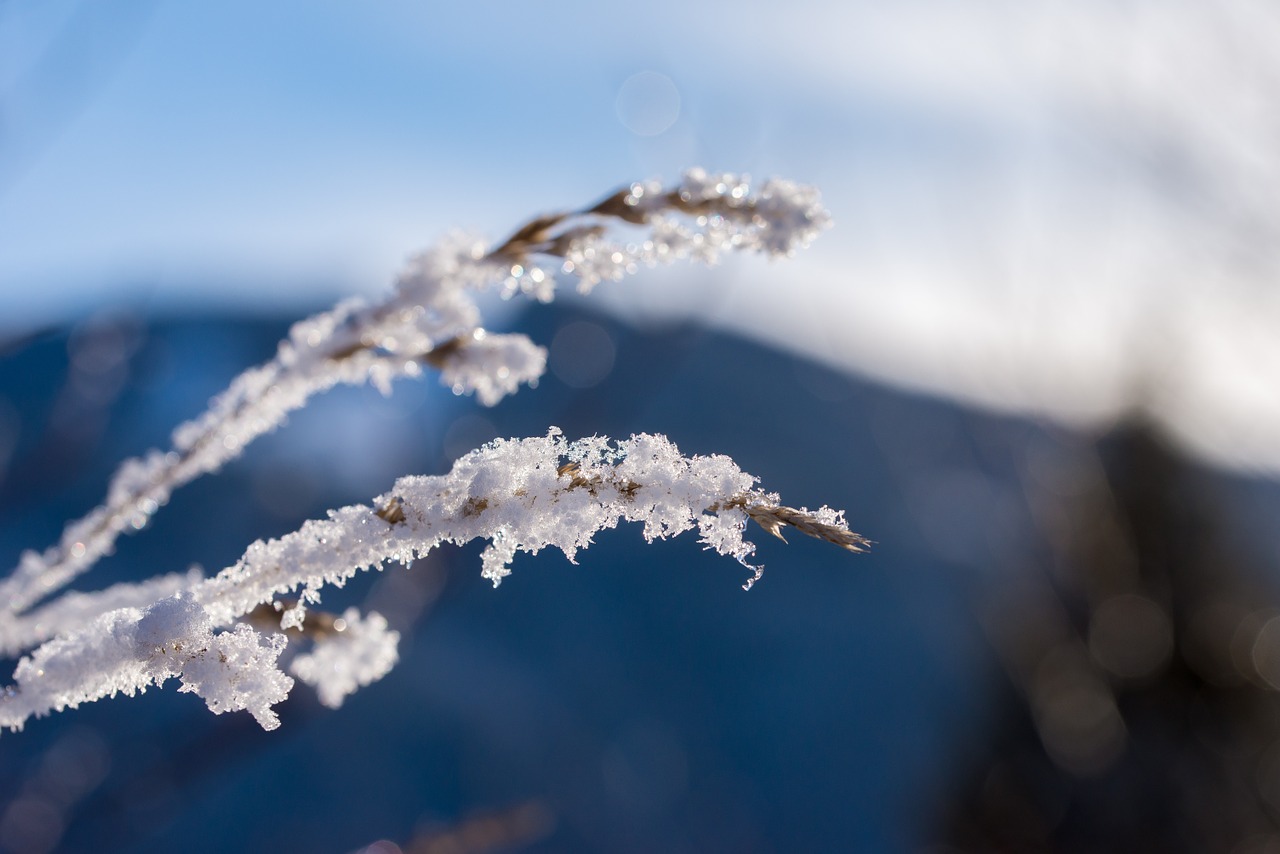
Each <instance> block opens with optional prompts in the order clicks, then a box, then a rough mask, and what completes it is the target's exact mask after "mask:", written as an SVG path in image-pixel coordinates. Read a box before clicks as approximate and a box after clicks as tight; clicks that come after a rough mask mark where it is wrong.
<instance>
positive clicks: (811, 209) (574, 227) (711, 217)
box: [0, 170, 830, 614]
mask: <svg viewBox="0 0 1280 854" xmlns="http://www.w3.org/2000/svg"><path fill="white" fill-rule="evenodd" d="M829 221H830V218H829V215H828V214H827V212H826V210H824V209H823V208H822V206H821V202H820V199H819V196H818V193H817V192H816V191H815V190H813V189H811V188H808V187H802V186H799V185H796V184H793V183H791V182H788V181H780V180H771V181H768V182H766V183H764V184H763V185H761V186H760V187H758V188H753V187H752V185H751V184H750V182H749V180H748V179H747V178H745V177H743V176H736V175H728V174H723V175H712V174H708V173H706V172H704V171H702V170H691V171H690V172H688V173H686V174H685V176H684V178H683V180H682V181H681V182H680V183H678V184H677V185H675V186H674V187H671V188H670V189H664V188H663V187H662V186H661V185H659V184H657V183H644V184H632V185H631V186H629V187H627V188H625V189H623V190H620V191H619V192H617V193H615V194H613V195H611V196H609V197H607V198H606V199H604V200H603V201H601V202H599V203H597V204H595V205H592V206H591V207H588V208H585V209H583V210H579V211H573V212H569V213H562V214H554V215H550V216H543V217H538V218H536V219H534V220H532V221H531V222H529V223H528V224H526V225H525V226H524V227H522V228H520V229H519V230H517V231H516V232H515V233H514V234H513V235H512V236H511V237H509V238H508V239H507V240H506V241H504V242H503V243H501V244H499V245H498V246H496V247H492V248H489V247H486V246H485V245H484V244H483V243H482V242H480V241H477V240H469V239H462V238H453V239H450V240H446V241H444V242H443V243H441V244H440V245H439V246H437V247H436V248H434V249H431V250H429V251H427V252H425V253H423V254H421V255H419V256H417V257H415V258H413V259H412V260H411V261H410V263H409V265H408V267H407V268H406V269H405V271H404V272H403V273H402V274H401V275H400V277H399V279H398V280H397V282H396V284H395V287H394V288H393V290H392V291H391V293H389V294H388V295H387V296H386V297H384V298H383V299H382V300H381V301H379V302H376V303H373V304H366V303H364V302H361V301H359V300H352V301H347V302H343V303H340V304H339V305H337V306H336V307H335V308H333V309H332V310H330V311H327V312H324V313H322V314H319V315H316V316H315V317H312V318H309V319H307V320H304V321H301V322H299V323H298V324H296V325H295V326H294V327H293V328H292V329H291V330H290V332H289V337H288V338H287V339H285V340H284V341H282V342H281V344H280V346H279V349H278V351H277V353H276V355H275V357H274V358H273V359H271V360H270V361H268V362H266V363H265V364H263V365H260V366H258V367H256V368H252V369H250V370H248V371H246V372H244V373H243V374H241V375H240V376H238V377H237V378H236V379H235V380H234V381H233V382H232V383H231V386H230V387H229V388H228V389H227V390H226V391H225V392H223V393H222V394H221V395H219V396H218V397H217V398H215V399H214V400H213V402H212V404H211V406H210V408H209V410H208V411H207V412H206V413H205V414H204V415H202V416H200V417H199V418H197V419H195V420H194V421H190V422H188V423H186V424H183V425H181V426H180V427H178V428H177V430H175V431H174V433H173V437H172V440H173V445H172V449H171V450H169V451H168V452H161V451H158V450H153V451H151V452H149V453H147V454H146V455H144V456H142V457H140V458H135V459H131V460H128V461H127V462H125V463H124V464H123V465H121V466H120V468H119V469H118V470H117V472H116V474H115V476H114V477H113V479H112V481H111V484H110V487H109V489H108V493H107V499H106V501H105V502H104V503H103V504H102V505H101V506H99V507H97V508H95V509H94V510H93V511H91V512H90V513H89V514H88V515H87V516H85V517H84V518H82V519H80V520H78V521H75V522H72V523H70V524H69V525H68V526H67V527H66V529H65V531H64V532H63V535H62V538H61V539H60V540H59V542H58V543H57V544H56V545H54V546H51V547H50V548H48V549H47V550H45V551H44V552H43V553H38V552H34V551H28V552H25V553H24V554H23V556H22V558H21V561H20V563H19V565H18V567H17V568H16V569H15V570H14V572H13V573H12V575H11V576H10V577H9V578H7V579H5V580H4V581H3V582H0V609H3V611H4V612H6V613H15V614H16V613H21V612H23V611H25V610H27V609H28V608H30V607H31V606H32V605H34V604H35V603H36V602H38V601H40V600H41V599H42V598H44V597H45V596H48V595H49V594H51V593H53V592H54V591H56V590H58V589H60V588H61V587H63V586H64V585H66V584H67V583H68V582H69V581H70V580H72V579H73V578H75V577H76V576H77V575H79V574H80V573H82V572H84V571H86V570H87V569H88V568H89V567H91V566H92V565H93V564H94V562H95V561H97V559H98V558H100V557H101V556H103V555H105V554H108V553H110V551H111V550H112V548H113V547H114V543H115V541H116V538H117V537H119V536H120V534H122V533H127V532H130V531H133V530H136V529H141V528H142V527H144V526H145V525H146V522H147V519H148V518H149V517H150V516H151V515H152V514H153V513H155V512H156V511H157V510H158V509H159V508H160V507H161V506H163V505H164V504H165V503H167V502H168V500H169V497H170V495H171V494H172V493H173V491H174V490H175V489H177V488H178V487H180V486H182V485H183V484H186V483H188V482H190V481H192V480H194V479H195V478H197V477H199V476H201V475H203V474H206V473H209V472H212V471H216V470H217V469H218V468H220V467H221V466H222V465H223V464H224V463H226V462H227V461H228V460H230V459H233V458H234V457H236V456H238V455H239V454H240V453H241V452H242V451H243V449H244V448H245V446H247V445H248V444H249V443H250V442H252V441H253V440H254V439H256V438H257V437H258V436H260V435H262V434H264V433H267V432H270V431H272V430H274V429H275V428H276V427H278V426H279V425H280V424H282V423H283V422H284V420H285V418H286V416H287V415H288V413H290V412H292V411H293V410H295V409H298V408H299V407H301V406H303V405H304V404H305V403H306V401H307V399H308V398H310V397H311V396H312V395H314V394H318V393H320V392H323V391H327V390H328V389H330V388H332V387H333V386H335V385H338V384H349V385H358V384H363V383H366V382H371V383H373V384H374V385H376V386H377V387H378V388H380V389H381V390H383V391H384V392H387V391H388V390H389V387H390V384H391V382H392V380H394V379H398V378H400V377H406V376H408V377H416V376H418V375H420V374H421V373H422V372H423V369H424V368H425V367H430V368H434V369H437V370H439V371H440V373H441V378H442V380H443V381H444V382H445V383H446V384H447V385H449V386H450V387H452V388H453V390H454V391H455V392H457V393H459V394H462V393H470V392H474V393H475V394H476V395H477V397H479V399H480V401H481V402H482V403H484V404H486V405H492V404H494V403H496V402H497V401H498V400H500V399H501V398H502V397H503V396H504V395H507V394H510V393H512V392H514V391H515V390H516V389H517V388H518V387H519V386H520V384H521V383H528V382H531V381H533V380H536V379H537V378H538V377H539V376H541V374H542V372H543V371H544V369H545V364H546V352H545V350H543V348H541V347H538V346H536V345H535V344H533V342H531V341H530V340H529V339H528V338H527V337H525V336H523V335H518V334H517V335H495V334H491V333H488V332H487V331H486V330H485V329H484V327H483V326H482V325H481V317H480V311H479V309H478V307H477V305H476V303H475V301H474V298H473V296H472V294H473V292H475V291H480V290H484V289H486V288H489V287H494V286H496V287H499V288H500V289H501V290H502V293H503V295H504V296H506V297H509V296H512V295H514V294H517V293H525V294H528V295H531V296H533V297H534V298H536V299H538V300H541V301H549V300H551V299H552V298H553V296H554V292H555V282H556V279H557V277H558V276H565V277H570V278H574V279H577V281H578V288H579V290H581V291H584V292H586V291H589V290H590V289H591V288H592V287H593V286H594V285H596V284H597V283H598V282H600V281H603V280H616V279H620V278H622V277H623V276H625V275H628V274H631V273H635V272H636V271H637V270H638V269H639V268H641V267H644V266H652V265H655V264H659V263H665V262H670V261H674V260H678V259H690V260H696V261H702V262H706V263H714V262H715V261H716V259H717V258H718V257H719V255H720V254H721V253H722V252H724V251H727V250H730V249H737V250H751V251H757V252H762V253H766V254H769V255H774V256H779V255H790V254H791V253H792V252H794V251H795V249H796V248H798V247H803V246H805V245H806V244H807V243H808V242H809V241H811V240H812V239H813V238H814V237H815V236H817V234H819V233H820V232H821V231H822V230H823V229H824V228H826V227H827V226H828V225H829ZM628 229H631V230H633V231H635V232H636V233H635V234H634V235H632V238H633V239H631V240H629V241H622V240H621V237H622V235H621V234H617V233H618V232H625V231H626V230H628Z"/></svg>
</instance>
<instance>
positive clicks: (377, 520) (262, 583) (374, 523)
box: [0, 429, 866, 729]
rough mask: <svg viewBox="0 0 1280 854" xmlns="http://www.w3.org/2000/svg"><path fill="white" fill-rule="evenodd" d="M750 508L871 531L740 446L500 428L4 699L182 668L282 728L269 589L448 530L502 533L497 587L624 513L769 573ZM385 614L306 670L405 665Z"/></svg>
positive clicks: (453, 536) (16, 700)
mask: <svg viewBox="0 0 1280 854" xmlns="http://www.w3.org/2000/svg"><path fill="white" fill-rule="evenodd" d="M748 519H755V520H757V521H761V522H762V524H764V525H765V527H766V529H767V530H769V531H770V532H771V533H778V532H779V529H780V528H781V527H783V526H785V525H789V526H792V527H794V528H796V529H797V530H799V531H802V532H804V533H807V534H810V535H811V536H816V537H820V538H822V539H825V540H828V541H831V542H834V543H836V544H837V545H840V546H842V547H843V548H847V549H850V550H852V551H858V550H860V549H861V548H862V547H863V545H864V544H865V543H866V541H865V540H863V539H862V538H861V537H859V536H858V535H857V534H853V533H851V532H850V531H849V529H848V527H847V526H846V525H845V523H844V519H843V516H842V515H841V514H840V513H837V512H835V511H832V510H830V509H828V508H825V507H824V508H822V509H820V510H817V511H806V510H795V509H792V508H787V507H783V506H782V505H781V504H780V503H779V501H778V497H777V496H776V495H773V494H771V493H766V492H763V491H761V490H760V489H758V488H757V486H756V479H755V478H754V477H752V476H751V475H749V474H746V473H744V472H742V471H741V470H740V469H739V468H738V466H737V465H736V464H735V463H734V462H733V461H732V460H730V459H729V458H728V457H724V456H718V455H717V456H693V457H685V456H682V455H681V454H680V451H679V449H678V448H676V446H675V445H674V444H672V443H671V442H670V441H669V440H667V439H666V438H665V437H663V436H655V435H647V434H641V435H636V436H632V437H631V438H630V439H628V440H625V441H620V442H612V441H610V440H609V439H607V438H601V437H594V438H590V439H583V440H580V441H577V442H572V443H571V442H567V441H566V440H565V439H564V438H563V437H562V436H561V435H560V432H559V431H558V430H555V429H553V430H552V431H551V432H550V433H549V434H548V435H547V436H546V437H544V438H537V439H521V440H499V441H496V442H493V443H491V444H489V445H486V446H485V447H483V448H481V449H479V450H477V451H473V452H472V453H470V454H467V455H466V456H464V457H462V458H461V459H459V460H458V461H457V463H455V464H454V466H453V469H452V471H450V472H449V473H448V474H446V475H440V476H431V477H427V476H420V477H404V478H401V479H400V480H398V481H397V482H396V484H395V486H394V487H393V488H392V490H391V491H390V492H388V493H386V494H384V495H381V496H379V497H378V498H377V499H376V500H375V502H374V504H373V505H372V506H360V505H357V506H352V507H344V508H342V509H340V510H334V511H330V513H329V518H328V519H324V520H314V521H310V522H307V523H305V524H304V525H303V526H302V527H301V528H300V529H299V530H298V531H296V532H294V533H292V534H289V535H287V536H284V537H282V538H280V539H278V540H269V541H258V542H256V543H254V544H253V545H252V546H250V547H249V549H248V550H247V551H246V552H245V554H244V556H243V557H241V559H240V560H239V561H238V562H236V563H235V564H234V565H233V566H230V567H228V568H227V569H224V570H223V571H222V572H220V573H218V574H217V575H216V576H215V577H213V578H210V579H207V580H203V581H197V582H195V583H193V584H191V585H190V586H189V587H188V588H187V589H186V590H184V591H181V592H179V593H178V594H176V595H174V596H172V597H170V598H167V599H162V600H160V601H159V602H157V603H156V604H154V605H152V606H150V607H148V608H138V607H128V608H122V609H120V610H116V611H112V612H110V613H107V614H104V615H102V616H100V617H98V618H97V619H95V620H94V621H92V622H91V623H89V624H87V625H85V626H83V627H82V628H76V629H72V630H69V631H67V632H66V633H65V634H63V635H61V636H59V637H57V638H55V639H53V640H51V641H49V642H48V643H46V644H44V645H43V646H41V647H40V648H39V649H37V650H35V652H33V653H32V654H31V655H30V656H29V657H27V658H23V659H22V661H20V662H19V664H18V667H17V669H16V670H15V672H14V680H15V685H13V686H11V687H10V688H8V689H6V690H5V691H4V695H3V696H2V697H0V726H5V727H10V728H13V729H18V728H21V727H22V725H23V724H24V723H25V722H26V720H27V719H28V718H30V717H32V716H33V715H43V714H46V713H49V712H52V711H59V710H61V709H64V708H66V707H68V706H76V705H78V704H80V703H82V702H88V701H90V700H96V699H99V698H102V697H106V696H110V695H114V694H116V693H118V692H123V693H126V694H132V693H134V692H135V691H140V690H144V689H145V688H146V687H147V686H148V685H152V684H160V683H162V682H164V681H165V680H166V679H168V678H169V677H171V676H179V677H180V678H181V679H182V683H183V684H182V689H181V690H184V691H193V692H195V693H198V694H200V695H201V696H202V697H204V698H205V700H206V702H207V703H208V705H209V707H210V708H211V709H212V710H213V711H214V712H222V711H228V710H232V709H247V710H249V711H250V712H251V713H253V715H254V716H255V717H256V718H257V719H258V721H259V722H260V723H261V724H262V725H263V726H264V727H267V728H273V727H274V726H276V725H277V724H278V719H277V718H276V715H275V713H274V712H273V711H272V709H271V707H272V706H273V705H275V704H276V703H278V702H280V701H281V700H282V699H283V698H284V697H285V696H286V695H287V694H288V692H289V690H290V688H291V687H292V683H293V680H292V679H290V678H289V677H288V676H286V675H285V674H284V673H283V671H281V670H280V669H279V667H278V666H277V664H276V661H277V659H278V657H279V656H280V654H281V652H282V651H283V650H284V648H285V646H286V644H287V640H286V637H285V636H284V635H282V634H271V635H264V634H262V633H259V632H257V631H255V630H254V629H253V628H252V627H251V626H250V625H249V624H248V623H247V622H246V621H245V620H244V618H245V617H246V616H247V615H250V614H252V613H254V612H255V609H257V608H258V607H259V606H260V605H262V604H264V603H269V602H272V601H274V600H276V599H277V598H278V597H280V596H285V595H295V594H297V593H299V592H301V596H302V598H303V599H304V600H308V601H311V602H315V601H318V600H319V591H320V590H321V588H323V587H325V586H327V585H335V586H341V585H342V584H344V583H345V582H346V581H347V579H349V578H351V577H352V576H353V575H355V574H356V573H357V572H359V571H361V570H363V569H369V568H374V567H381V566H382V565H383V564H384V563H385V562H387V561H399V562H401V563H404V564H408V563H410V562H411V561H412V560H414V559H415V558H418V557H421V556H422V555H424V554H426V553H427V552H429V551H430V550H431V549H434V548H435V547H436V546H438V545H440V544H441V543H457V544H461V543H465V542H468V541H470V540H473V539H485V540H488V541H489V545H488V546H487V547H486V548H485V550H484V552H483V554H482V564H483V573H482V574H483V575H484V577H485V578H488V579H490V580H491V581H492V582H493V583H494V585H495V586H496V585H497V584H498V583H499V582H501V581H502V579H503V578H504V577H506V576H507V575H508V574H509V573H510V571H511V561H512V559H513V558H514V557H515V555H516V553H517V552H533V553H536V552H538V551H540V550H541V549H543V548H546V547H548V546H555V547H556V548H558V549H560V550H562V551H563V552H564V553H565V555H566V556H567V557H568V558H569V560H571V561H572V560H574V558H575V556H576V554H577V551H578V549H581V548H585V547H586V546H588V545H589V544H590V543H591V540H592V537H593V536H594V535H595V533H596V532H598V531H601V530H605V529H608V528H613V527H615V526H617V524H618V522H620V521H629V522H638V523H640V524H641V525H642V526H643V529H644V536H645V538H646V539H648V540H653V539H655V538H665V537H670V536H674V535H676V534H680V533H683V532H685V531H688V530H691V529H693V528H697V530H698V533H699V539H700V540H701V541H702V542H703V544H704V545H705V546H706V547H707V548H709V549H714V550H715V551H717V552H719V553H720V554H724V555H729V556H731V557H734V558H736V559H737V560H738V561H740V562H742V563H743V564H744V565H746V566H748V567H749V568H751V569H752V571H753V578H752V581H754V580H755V579H757V578H759V577H760V568H759V567H756V566H752V565H751V564H750V563H749V562H748V559H749V558H750V557H751V556H752V555H753V554H754V552H755V546H754V545H753V544H752V543H751V542H749V541H748V540H746V539H744V538H743V531H744V528H745V527H746V524H747V520H748ZM746 586H748V587H749V586H750V582H748V584H747V585H746ZM286 619H288V612H287V614H286ZM352 619H353V621H354V620H355V619H356V618H355V617H352ZM379 620H380V618H375V615H370V621H369V623H368V624H361V626H360V630H361V632H363V636H362V637H357V638H355V640H354V642H352V643H349V644H348V646H347V651H346V654H345V655H344V653H343V652H342V650H341V649H340V648H338V647H334V648H330V649H329V650H325V651H319V652H315V653H313V654H312V658H311V659H303V661H302V663H301V664H300V663H299V662H298V661H295V668H294V672H295V674H296V675H298V677H299V678H302V679H304V680H305V679H311V678H312V677H315V678H316V679H317V680H319V678H320V677H319V676H318V675H317V674H318V672H319V671H320V670H322V669H325V668H327V669H329V670H333V669H334V668H335V666H337V668H338V669H339V670H341V671H342V675H341V676H340V677H339V678H337V679H336V680H332V681H330V682H329V683H327V684H325V685H323V686H321V687H320V690H321V694H322V699H324V700H325V701H326V702H329V703H330V704H334V705H336V704H337V703H340V702H341V700H342V698H343V697H345V695H346V694H347V693H349V692H350V691H351V690H354V687H355V686H356V685H358V684H365V683H366V682H367V681H371V679H372V678H377V677H378V676H381V675H382V673H384V672H385V671H386V669H387V668H389V667H390V666H391V664H392V663H394V660H395V658H394V633H389V632H387V631H386V624H385V622H379ZM294 621H295V622H296V620H294ZM223 628H226V630H224V631H217V630H218V629H223ZM388 650H389V651H388ZM344 668H345V669H344ZM370 674H374V675H372V676H371V675H370Z"/></svg>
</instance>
